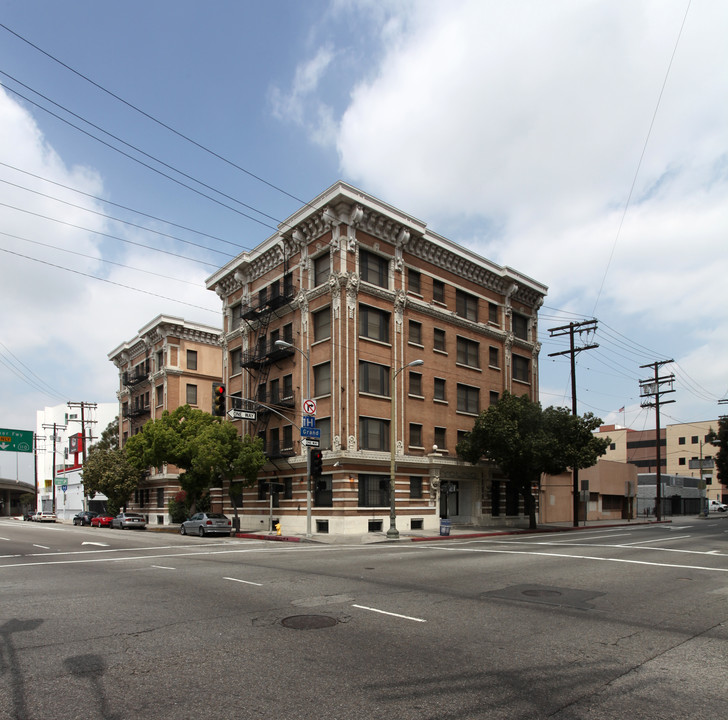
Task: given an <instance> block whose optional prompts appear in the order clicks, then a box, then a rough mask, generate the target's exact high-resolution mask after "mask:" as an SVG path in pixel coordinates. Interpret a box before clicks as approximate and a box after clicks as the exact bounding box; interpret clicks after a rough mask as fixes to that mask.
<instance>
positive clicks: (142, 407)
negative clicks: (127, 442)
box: [121, 358, 150, 435]
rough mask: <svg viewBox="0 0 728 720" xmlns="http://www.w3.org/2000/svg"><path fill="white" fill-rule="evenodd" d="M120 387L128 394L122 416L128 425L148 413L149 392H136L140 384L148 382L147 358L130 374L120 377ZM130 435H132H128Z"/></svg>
mask: <svg viewBox="0 0 728 720" xmlns="http://www.w3.org/2000/svg"><path fill="white" fill-rule="evenodd" d="M121 382H122V385H124V386H125V387H126V389H127V390H128V392H129V400H128V402H127V403H126V404H125V407H124V411H123V416H124V418H126V419H128V420H129V422H130V424H131V423H132V422H133V421H135V420H137V419H138V418H142V417H144V416H146V415H149V413H150V407H149V402H150V397H149V392H148V391H147V392H146V393H144V392H138V390H139V386H140V385H141V384H142V383H148V382H149V358H147V359H146V360H144V361H143V362H141V363H139V364H138V365H137V366H136V367H134V369H133V370H132V372H124V373H122V375H121ZM129 434H130V435H132V434H133V433H131V432H130V433H129Z"/></svg>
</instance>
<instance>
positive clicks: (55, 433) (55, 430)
mask: <svg viewBox="0 0 728 720" xmlns="http://www.w3.org/2000/svg"><path fill="white" fill-rule="evenodd" d="M43 427H44V428H45V429H47V430H50V429H51V428H53V512H55V511H56V442H57V441H58V431H59V430H65V429H66V426H65V425H59V424H58V423H53V425H50V424H49V425H45V424H44V425H43Z"/></svg>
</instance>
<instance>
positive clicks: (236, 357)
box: [229, 347, 243, 375]
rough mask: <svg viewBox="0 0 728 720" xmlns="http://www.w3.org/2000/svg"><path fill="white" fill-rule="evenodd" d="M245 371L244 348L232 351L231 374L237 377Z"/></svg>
mask: <svg viewBox="0 0 728 720" xmlns="http://www.w3.org/2000/svg"><path fill="white" fill-rule="evenodd" d="M242 369H243V348H239V347H238V348H235V349H234V350H231V351H230V368H229V371H230V374H231V375H237V374H238V373H239V372H240V371H241V370H242Z"/></svg>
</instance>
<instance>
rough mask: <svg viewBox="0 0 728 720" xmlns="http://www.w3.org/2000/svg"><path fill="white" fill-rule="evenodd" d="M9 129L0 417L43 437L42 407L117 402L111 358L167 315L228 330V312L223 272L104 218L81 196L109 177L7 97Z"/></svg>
mask: <svg viewBox="0 0 728 720" xmlns="http://www.w3.org/2000/svg"><path fill="white" fill-rule="evenodd" d="M0 128H1V129H2V130H1V131H0V158H1V159H2V162H3V163H4V164H3V165H0V181H2V182H1V183H0V184H1V185H2V188H3V193H2V205H0V229H1V230H2V232H1V233H0V284H1V286H2V288H3V299H4V301H5V302H4V311H3V313H2V317H1V318H0V336H1V337H2V343H3V346H4V347H0V373H1V376H2V378H3V379H4V382H3V386H4V392H3V393H2V395H1V396H0V416H1V417H3V424H4V425H7V426H9V427H20V428H27V429H32V427H33V425H34V416H32V417H31V416H30V415H29V414H28V413H29V408H31V407H43V406H45V405H56V404H59V403H62V402H65V401H66V400H81V399H83V400H88V401H93V402H110V401H113V400H114V390H115V388H116V387H117V384H118V379H117V371H116V369H115V368H114V366H113V365H112V364H111V363H110V362H109V361H108V359H107V354H108V353H109V352H110V351H111V350H113V349H114V348H115V347H117V346H118V345H119V344H120V343H121V342H123V341H125V340H128V339H130V338H132V337H133V336H134V335H135V334H136V332H137V331H138V329H139V328H140V327H142V326H143V325H145V324H146V323H147V322H148V321H149V320H151V319H152V318H154V317H155V316H156V315H158V314H160V313H167V314H171V315H176V316H180V317H185V318H186V319H190V320H197V321H200V322H204V323H206V324H209V325H212V326H217V325H219V324H220V314H219V313H220V306H219V304H218V302H217V298H215V297H214V296H213V295H212V294H211V293H209V292H208V291H207V290H205V287H204V279H205V277H206V275H208V274H209V273H210V271H211V268H209V267H204V266H196V265H194V264H192V263H190V262H188V261H186V260H183V259H181V258H179V257H176V256H175V255H165V254H161V253H157V252H153V251H152V250H150V249H149V248H148V246H150V245H153V246H155V247H158V248H160V249H165V250H168V251H170V252H175V253H176V254H190V253H189V252H188V251H185V250H179V248H177V247H176V244H175V243H174V242H173V241H172V240H164V239H161V238H160V237H159V236H156V235H150V234H149V233H147V232H144V231H142V230H140V229H136V228H129V227H127V226H125V225H123V224H122V223H118V222H115V221H112V220H109V219H108V218H106V217H103V216H102V215H100V214H95V213H105V212H107V210H108V209H107V208H106V207H105V206H104V204H103V203H102V202H100V201H98V200H94V199H92V198H89V197H87V196H81V195H79V194H78V193H76V192H73V190H74V189H75V190H80V191H81V192H83V193H87V194H89V195H94V196H97V197H103V196H104V184H103V180H102V178H101V176H100V174H99V173H98V172H97V171H96V170H94V169H93V168H89V167H83V166H74V167H69V166H67V165H66V164H65V163H64V162H63V160H62V159H61V158H60V156H59V155H58V154H57V153H56V152H55V150H54V149H53V147H52V146H51V145H50V144H49V143H48V142H47V140H46V139H45V137H44V135H43V133H42V132H41V131H40V129H39V127H38V125H37V124H36V122H35V121H34V119H33V117H32V116H31V115H30V113H28V112H27V111H26V110H25V109H24V108H23V107H22V106H21V105H20V104H18V103H17V102H15V100H13V99H11V98H10V97H9V95H8V94H7V93H6V92H5V91H4V90H3V89H2V88H0ZM21 171H24V172H21ZM33 176H37V177H33ZM39 178H46V179H48V180H51V181H53V182H54V183H57V184H50V183H48V182H43V181H42V180H40V179H39ZM18 186H22V187H18ZM62 186H65V187H62ZM32 191H35V192H32ZM46 196H52V198H59V199H62V200H66V201H67V203H71V204H64V203H62V202H58V201H57V200H55V199H52V198H51V197H46ZM76 206H82V207H83V208H88V210H90V211H92V212H87V211H86V210H84V209H82V208H80V207H76ZM159 229H162V230H163V229H165V228H159ZM110 236H113V237H118V238H120V239H123V240H127V241H129V242H131V243H137V244H136V245H132V244H129V243H124V242H121V241H120V240H114V239H113V238H112V237H110ZM107 261H110V262H107ZM213 269H214V268H213ZM142 271H144V272H142ZM150 272H154V273H157V274H155V275H150V274H149V273H150ZM181 281H184V282H181ZM135 289H136V290H135ZM140 290H141V291H144V292H139V291H140ZM160 296H163V297H160ZM165 298H166V299H165ZM174 300H182V301H183V302H185V303H188V304H186V305H182V304H180V303H178V302H174ZM206 309H209V310H206Z"/></svg>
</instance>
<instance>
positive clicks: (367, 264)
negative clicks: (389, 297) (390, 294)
mask: <svg viewBox="0 0 728 720" xmlns="http://www.w3.org/2000/svg"><path fill="white" fill-rule="evenodd" d="M388 272H389V261H388V260H387V259H386V258H383V257H381V256H380V255H375V254H374V253H371V252H369V251H368V250H360V251H359V275H360V276H361V279H362V280H363V281H364V282H368V283H371V284H372V285H379V287H383V288H386V287H389V282H388V279H387V274H388Z"/></svg>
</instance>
